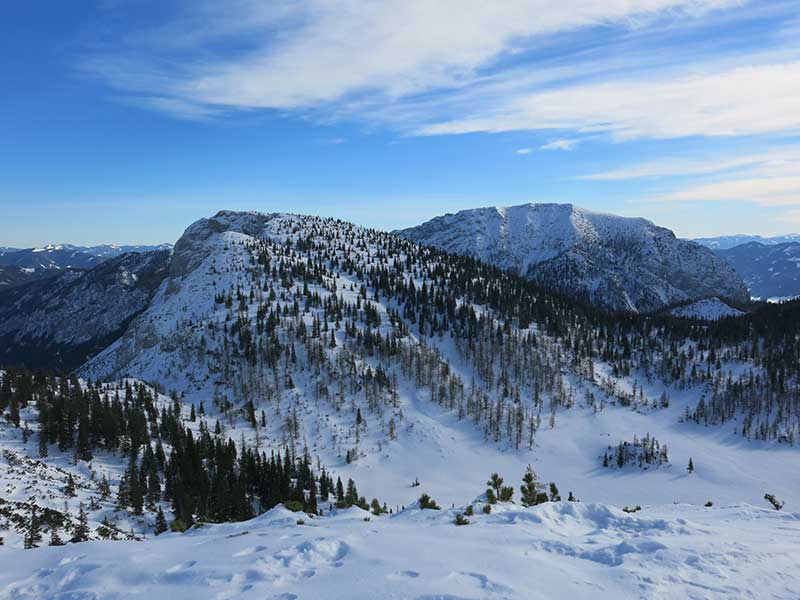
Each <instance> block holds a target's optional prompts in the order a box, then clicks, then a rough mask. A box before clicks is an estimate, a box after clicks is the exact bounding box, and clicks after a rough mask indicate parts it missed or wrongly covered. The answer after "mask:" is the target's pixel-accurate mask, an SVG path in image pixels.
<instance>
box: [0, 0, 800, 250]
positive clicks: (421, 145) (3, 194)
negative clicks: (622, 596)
mask: <svg viewBox="0 0 800 600" xmlns="http://www.w3.org/2000/svg"><path fill="white" fill-rule="evenodd" d="M0 50H1V52H0V66H2V73H3V79H4V84H3V92H2V94H0V165H2V166H1V167H0V172H1V173H2V176H0V208H2V219H0V246H2V245H10V246H23V247H25V246H32V245H39V244H43V243H46V242H71V243H80V244H94V243H109V242H113V243H151V242H152V243H155V242H162V241H174V240H175V239H176V238H177V237H178V236H179V235H180V233H181V232H182V230H183V229H184V228H185V227H186V226H188V224H189V223H191V222H192V221H193V220H195V219H197V218H200V217H203V216H208V215H210V214H213V213H214V212H216V211H217V210H219V209H222V208H232V209H252V210H261V211H292V212H301V213H313V214H320V215H330V216H336V217H340V218H344V219H348V220H351V221H354V222H357V223H361V224H364V225H369V226H375V227H379V228H384V229H391V228H395V227H404V226H410V225H414V224H417V223H419V222H422V221H424V220H426V219H428V218H431V217H433V216H435V215H438V214H442V213H445V212H453V211H456V210H459V209H463V208H471V207H477V206H488V205H512V204H519V203H523V202H573V203H575V204H578V205H581V206H584V207H587V208H590V209H595V210H601V211H608V212H614V213H618V214H623V215H632V216H644V217H647V218H649V219H651V220H653V221H655V222H656V223H658V224H661V225H664V226H667V227H670V228H672V229H673V230H674V231H675V232H676V233H677V234H678V235H681V236H684V237H694V236H702V235H720V234H726V233H739V232H746V233H760V234H764V235H770V234H780V233H787V232H792V231H797V230H800V1H799V0H792V1H781V0H776V1H758V2H756V1H751V2H747V1H745V0H637V1H636V2H633V1H631V0H596V1H594V0H560V1H559V2H557V3H555V2H552V1H547V0H528V1H518V0H507V1H505V2H501V3H487V2H483V1H481V2H471V1H469V0H461V1H458V2H456V1H451V0H442V1H441V2H436V3H432V2H429V1H428V0H402V1H401V0H396V1H384V2H377V1H376V2H355V1H334V0H327V1H324V2H323V1H320V0H291V1H283V0H273V1H271V2H256V1H254V0H231V1H229V2H212V1H210V0H196V1H194V2H188V1H187V2H169V1H164V0H162V1H159V2H155V1H151V0H130V1H124V0H101V1H97V2H84V3H69V2H47V3H45V2H39V1H31V2H6V3H2V5H0Z"/></svg>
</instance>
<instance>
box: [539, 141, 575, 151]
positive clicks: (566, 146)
mask: <svg viewBox="0 0 800 600" xmlns="http://www.w3.org/2000/svg"><path fill="white" fill-rule="evenodd" d="M577 145H578V140H567V139H564V140H553V141H551V142H547V143H546V144H545V145H543V146H542V147H541V149H542V150H572V149H573V148H574V147H575V146H577Z"/></svg>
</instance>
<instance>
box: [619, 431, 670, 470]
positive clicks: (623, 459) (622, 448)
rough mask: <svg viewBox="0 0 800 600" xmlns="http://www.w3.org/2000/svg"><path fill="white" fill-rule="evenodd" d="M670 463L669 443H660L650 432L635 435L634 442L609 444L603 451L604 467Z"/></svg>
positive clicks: (644, 466) (645, 466)
mask: <svg viewBox="0 0 800 600" xmlns="http://www.w3.org/2000/svg"><path fill="white" fill-rule="evenodd" d="M668 463H669V453H668V451H667V445H666V444H662V443H660V442H659V441H658V440H657V439H656V438H655V437H653V436H651V435H650V434H649V433H647V434H645V435H644V437H642V438H639V437H638V436H633V442H628V441H622V442H620V443H619V444H618V445H617V446H609V447H608V449H607V450H606V451H605V452H604V453H603V466H604V467H617V468H619V469H621V468H623V467H624V466H625V465H630V464H633V465H636V466H638V467H639V468H640V469H647V468H648V467H649V466H656V467H658V466H660V465H664V464H668Z"/></svg>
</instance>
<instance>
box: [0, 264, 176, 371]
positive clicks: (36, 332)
mask: <svg viewBox="0 0 800 600" xmlns="http://www.w3.org/2000/svg"><path fill="white" fill-rule="evenodd" d="M169 257H170V252H169V251H168V250H157V251H151V252H131V253H127V254H122V255H118V256H116V257H114V258H111V259H109V260H106V261H104V262H101V263H100V264H99V265H97V266H95V267H94V268H93V269H90V270H72V269H64V270H60V271H58V272H57V273H56V274H54V275H53V276H50V277H47V278H44V279H39V280H36V281H32V282H29V283H27V284H25V285H19V286H17V287H12V288H11V289H2V288H0V362H2V363H5V364H26V365H28V366H35V367H48V368H74V367H76V366H78V365H79V364H81V363H82V362H83V361H84V360H85V359H86V357H87V356H88V355H90V354H93V353H96V352H98V351H100V350H102V349H103V348H105V347H106V346H107V345H108V344H110V343H111V342H112V341H113V340H114V339H116V337H117V336H119V335H121V334H122V332H123V331H124V329H125V327H126V326H127V324H128V322H129V321H130V320H131V319H132V318H133V317H134V316H135V315H137V314H138V313H140V312H141V311H142V310H144V309H145V308H146V307H147V305H148V303H149V302H150V299H151V298H152V296H153V294H154V293H155V291H156V289H157V288H158V286H159V285H160V284H161V281H162V280H163V279H164V277H165V275H166V269H167V265H168V262H169Z"/></svg>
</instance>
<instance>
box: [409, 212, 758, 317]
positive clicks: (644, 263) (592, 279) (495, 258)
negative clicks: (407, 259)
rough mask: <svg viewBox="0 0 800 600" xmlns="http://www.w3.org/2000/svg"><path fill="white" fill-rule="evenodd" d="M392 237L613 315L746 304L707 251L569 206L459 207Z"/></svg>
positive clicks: (728, 271)
mask: <svg viewBox="0 0 800 600" xmlns="http://www.w3.org/2000/svg"><path fill="white" fill-rule="evenodd" d="M398 233H399V234H400V235H403V236H405V237H407V238H409V239H411V240H413V241H415V242H418V243H421V244H426V245H431V246H437V247H439V248H442V249H444V250H447V251H448V252H453V253H456V254H464V255H468V256H473V257H476V258H479V259H481V260H483V261H486V262H489V263H491V264H494V265H497V266H499V267H501V268H503V269H508V270H511V271H513V272H515V273H518V274H520V275H523V276H525V277H528V278H530V279H532V280H534V281H536V282H539V283H541V284H542V285H544V286H546V287H549V288H554V289H557V290H560V291H562V292H564V293H566V294H568V295H570V296H574V297H578V298H580V299H582V300H586V301H588V302H589V303H591V304H594V305H601V306H605V307H607V308H610V309H613V310H622V311H633V312H654V311H657V310H660V309H662V308H665V307H668V306H671V305H675V304H680V303H685V302H688V301H694V300H700V299H703V298H708V297H713V296H717V297H720V298H723V299H725V300H727V301H729V302H733V303H744V302H746V301H747V300H748V295H747V291H746V288H745V286H744V284H743V283H742V281H741V278H740V277H739V276H738V275H737V274H736V272H735V271H734V270H733V269H732V268H731V267H730V266H729V265H728V264H727V263H725V262H724V261H721V260H720V259H719V258H717V257H715V256H714V254H713V253H712V252H711V251H710V250H708V249H707V248H704V247H702V246H700V245H698V244H695V243H693V242H690V241H687V240H681V239H678V238H676V237H675V235H674V234H673V233H672V232H671V231H670V230H668V229H665V228H663V227H657V226H655V225H653V223H651V222H650V221H647V220H646V219H634V218H625V217H619V216H615V215H608V214H602V213H596V212H592V211H588V210H585V209H582V208H578V207H576V206H573V205H571V204H523V205H520V206H511V207H492V208H479V209H471V210H463V211H460V212H458V213H456V214H447V215H444V216H441V217H436V218H435V219H432V220H430V221H428V222H427V223H424V224H422V225H419V226H417V227H412V228H409V229H404V230H402V231H399V232H398Z"/></svg>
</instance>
